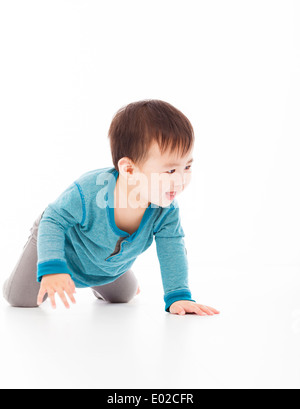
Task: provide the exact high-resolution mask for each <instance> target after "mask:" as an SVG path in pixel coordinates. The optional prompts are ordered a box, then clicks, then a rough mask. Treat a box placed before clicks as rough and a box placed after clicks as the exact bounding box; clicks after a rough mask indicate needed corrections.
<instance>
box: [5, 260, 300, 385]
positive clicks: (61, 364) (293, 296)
mask: <svg viewBox="0 0 300 409" xmlns="http://www.w3.org/2000/svg"><path fill="white" fill-rule="evenodd" d="M145 254H146V255H145V256H143V257H142V258H141V261H139V262H138V261H136V264H135V271H136V274H137V277H138V279H139V282H140V286H141V294H139V295H138V296H137V297H136V298H135V299H134V300H132V301H131V302H130V303H129V304H108V303H105V302H103V301H100V300H97V299H96V298H94V296H93V295H92V294H91V292H90V290H89V289H84V290H77V304H76V305H75V306H72V308H71V309H70V310H66V309H65V308H64V307H63V305H62V304H61V303H60V302H58V308H57V310H56V311H54V310H52V309H51V307H50V303H48V302H46V303H45V304H44V305H43V306H42V307H41V308H39V309H15V308H11V307H9V306H8V305H7V304H6V302H5V301H4V300H3V299H1V304H0V306H1V308H0V319H1V327H0V332H1V333H0V342H1V352H0V362H1V366H0V380H1V388H49V389H50V388H69V389H73V388H100V389H104V388H123V389H126V388H128V389H130V388H147V389H150V388H169V389H175V388H197V389H202V388H299V387H300V349H299V345H300V302H299V287H300V280H299V266H270V265H269V266H252V267H249V266H248V267H247V268H246V267H245V266H244V267H243V268H242V267H241V266H237V265H236V266H231V267H230V266H228V265H225V266H224V265H221V264H219V265H208V264H207V265H205V264H202V265H201V266H199V270H200V271H202V275H201V278H199V281H197V280H196V277H195V274H192V278H191V287H192V288H193V291H192V292H193V293H194V294H197V301H198V302H199V303H200V302H201V303H203V304H205V303H206V304H210V305H211V306H214V307H216V308H218V309H220V310H221V315H220V316H215V317H204V318H202V317H200V316H196V315H186V316H184V317H179V316H175V315H171V314H168V313H165V312H164V304H163V301H162V290H161V288H160V287H159V285H160V276H159V275H158V274H157V272H155V273H152V274H151V272H150V266H151V264H149V261H150V260H149V259H148V257H150V256H151V257H152V256H153V254H152V253H151V252H150V253H148V254H147V252H146V253H145ZM191 265H193V263H192V262H191ZM156 267H157V266H156ZM151 268H152V267H151ZM142 269H143V270H144V271H142ZM194 270H195V269H194ZM199 277H200V274H199ZM196 287H197V288H196ZM200 287H201V288H200ZM194 296H195V295H194ZM200 296H201V299H200Z"/></svg>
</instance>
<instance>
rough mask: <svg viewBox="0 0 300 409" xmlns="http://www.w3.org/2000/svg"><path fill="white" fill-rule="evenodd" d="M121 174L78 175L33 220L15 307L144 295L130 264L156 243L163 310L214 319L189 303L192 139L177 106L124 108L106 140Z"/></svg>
mask: <svg viewBox="0 0 300 409" xmlns="http://www.w3.org/2000/svg"><path fill="white" fill-rule="evenodd" d="M108 137H109V141H110V148H111V154H112V160H113V165H114V167H106V168H100V169H96V170H92V171H89V172H87V173H84V174H83V175H81V176H80V177H79V178H78V179H77V180H76V181H74V182H73V183H72V184H71V185H70V186H69V187H68V188H67V189H66V190H65V191H64V192H63V193H62V194H61V195H60V196H59V197H58V198H57V199H56V200H55V201H54V202H52V203H50V204H49V205H48V207H47V208H46V209H45V210H44V211H43V213H42V214H41V215H40V216H39V217H38V219H37V220H36V221H35V223H34V225H33V227H32V229H31V236H30V237H29V239H28V241H27V243H26V245H25V246H24V249H23V253H22V255H21V257H20V258H19V260H18V263H17V265H16V267H15V269H14V271H13V272H12V274H11V276H10V277H9V278H8V279H7V280H6V282H5V284H4V288H3V293H4V297H5V298H6V300H7V301H8V302H9V303H10V304H11V305H12V306H15V307H37V306H39V305H41V304H42V302H44V301H45V300H46V299H47V298H48V297H49V299H50V302H51V305H52V307H53V308H55V307H56V301H55V294H56V293H57V294H58V296H59V297H60V299H61V300H62V302H63V303H64V305H65V306H66V307H67V308H69V307H70V305H69V302H68V300H67V297H66V295H67V296H68V298H69V299H70V300H71V302H73V303H75V302H76V301H75V298H74V293H75V288H76V287H77V288H85V287H89V288H91V289H92V291H93V294H94V295H95V296H96V297H97V298H99V299H102V300H104V301H107V302H112V303H115V302H117V303H126V302H129V301H130V300H131V299H132V298H133V297H134V296H135V295H136V294H138V293H139V292H140V289H139V286H138V282H137V279H136V277H135V276H134V274H133V271H132V269H131V266H132V265H133V263H134V261H135V259H136V258H137V257H138V256H139V255H140V254H141V253H143V252H144V251H146V250H147V249H148V248H149V247H150V245H151V244H152V242H153V238H154V237H155V242H156V249H157V255H158V259H159V263H160V269H161V277H162V283H163V288H164V302H165V311H166V312H169V313H171V314H179V315H184V314H186V313H193V314H198V315H214V314H218V313H219V312H218V311H217V310H216V309H214V308H212V307H208V306H205V305H202V304H197V303H196V301H195V300H193V299H192V294H191V291H190V289H189V285H188V261H187V250H186V248H185V243H184V236H185V235H184V231H183V229H182V226H181V221H180V214H179V206H178V202H177V200H176V197H177V196H178V195H179V194H180V193H181V192H183V190H184V189H186V187H187V186H188V184H189V183H190V180H191V173H192V171H191V166H192V162H193V149H194V132H193V128H192V125H191V123H190V121H189V120H188V119H187V117H186V116H185V115H183V113H182V112H180V111H179V110H178V109H176V108H175V107H174V106H172V105H171V104H169V103H167V102H164V101H161V100H144V101H138V102H135V103H131V104H129V105H127V106H125V107H122V108H121V109H120V110H119V111H118V112H117V113H116V114H115V116H114V118H113V120H112V123H111V125H110V129H109V132H108Z"/></svg>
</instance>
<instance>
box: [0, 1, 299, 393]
mask: <svg viewBox="0 0 300 409" xmlns="http://www.w3.org/2000/svg"><path fill="white" fill-rule="evenodd" d="M299 22H300V2H299V1H296V0H295V1H291V0H281V1H278V0H270V1H268V0H252V1H244V0H236V1H233V0H225V1H224V0H214V1H202V0H187V1H182V0H181V1H178V0H163V1H162V0H159V1H158V0H152V1H151V2H150V1H144V0H139V1H137V0H136V1H134V0H126V1H123V0H122V1H121V0H111V1H100V0H99V1H94V0H93V1H92V0H72V1H71V0H59V1H58V0H51V1H45V0H36V1H33V0H27V1H21V0H19V1H18V0H2V1H1V3H0V58H1V63H0V87H1V88H0V112H1V121H0V135H1V139H0V140H1V164H0V166H1V198H2V200H1V215H2V229H1V230H2V234H1V249H2V252H1V254H2V257H1V263H2V268H1V271H0V280H1V285H2V283H3V281H4V280H5V279H6V278H7V276H8V275H9V274H10V272H11V271H12V269H13V268H14V266H15V264H16V262H17V259H18V257H19V255H20V253H21V252H22V248H23V245H24V244H25V242H26V240H27V237H28V235H29V234H30V232H29V229H30V227H31V226H32V224H33V221H34V220H35V219H36V217H37V216H38V215H39V214H40V213H41V212H42V210H44V208H45V207H46V206H47V205H48V204H49V203H50V202H52V201H53V200H55V199H56V197H57V196H58V195H59V194H60V193H61V192H62V191H63V190H64V189H65V188H66V187H67V186H68V185H69V184H70V183H72V182H73V181H74V180H75V179H77V178H78V177H79V176H80V175H81V174H83V173H84V172H87V171H89V170H92V169H97V168H101V167H106V166H112V160H111V153H110V147H109V140H108V138H107V132H108V128H109V125H110V122H111V119H112V117H113V115H114V113H115V112H116V111H117V110H118V109H119V108H120V107H121V106H123V105H125V104H127V103H130V102H133V101H137V100H140V99H149V98H154V99H162V100H165V101H167V102H169V103H171V104H173V105H174V106H176V107H177V108H179V109H180V110H181V111H182V112H183V113H184V114H185V115H187V116H188V117H189V119H190V120H191V122H192V124H193V127H194V130H195V135H196V146H195V151H194V159H195V162H194V164H193V179H192V183H191V185H190V186H189V188H188V189H187V191H185V192H184V194H183V195H182V196H180V197H178V201H179V204H180V208H181V217H182V226H183V228H184V231H185V234H186V246H187V251H188V257H189V263H190V287H191V291H192V294H193V297H194V298H195V299H196V300H197V302H199V303H204V304H208V305H211V306H214V307H216V308H219V309H220V310H221V315H220V316H219V317H213V318H204V319H203V318H201V317H198V316H194V315H189V316H186V317H177V316H172V315H171V314H166V313H165V312H164V304H163V298H162V297H163V292H162V284H161V281H160V274H159V264H158V260H157V258H156V252H155V244H154V243H153V246H152V247H151V248H150V249H149V250H148V251H147V252H146V253H144V254H143V255H141V256H140V258H139V259H138V260H137V261H136V263H135V266H134V270H135V272H136V275H137V277H138V279H139V281H140V285H141V290H142V292H141V294H140V295H139V296H138V297H136V298H135V299H134V300H133V301H132V302H131V303H130V304H128V305H125V306H124V305H106V304H104V303H101V302H99V301H97V300H95V299H94V298H93V296H91V294H90V293H89V290H83V291H82V290H80V291H79V292H78V304H77V305H76V306H75V307H74V308H73V309H72V310H70V311H65V310H64V309H63V307H62V306H61V307H59V308H58V310H57V311H55V312H53V311H52V310H51V309H50V307H49V305H47V303H46V304H45V305H43V306H42V307H41V308H40V309H38V310H20V309H13V308H10V307H9V306H8V305H7V304H6V303H5V301H4V300H1V301H0V307H1V309H0V319H1V322H0V332H1V337H0V343H1V345H2V346H1V352H0V353H1V354H2V355H3V356H2V357H1V369H0V381H1V384H0V387H8V388H14V387H24V388H30V387H46V388H47V387H49V388H52V387H55V388H57V387H69V388H78V387H84V388H115V387H121V388H123V387H124V388H135V387H143V388H144V387H145V388H147V387H155V388H164V387H168V388H178V387H185V388H189V387H190V388H204V387H210V388H217V387H224V388H235V387H236V388H238V387H246V388H251V387H258V388H259V387H270V388H279V387H296V388H298V387H300V369H299V368H300V365H299V364H300V353H299V351H298V350H299V340H300V339H299V338H300V301H299V290H300V279H299V267H300V252H299V250H300V212H299V208H300V193H299V174H300V161H299V148H300V138H299V137H300V121H299V113H300V97H299V95H300V24H299ZM112 323H115V325H114V326H112ZM126 328H127V329H128V328H129V330H126ZM41 331H43V332H42V333H41ZM103 334H105V336H104V335H103ZM124 334H126V335H124ZM122 341H123V342H122ZM120 343H121V344H122V347H121V346H120ZM124 343H125V344H124ZM124 345H125V347H126V348H125V349H124V350H123V347H124ZM110 348H111V349H110ZM104 350H106V351H108V352H107V353H106V354H103V351H104ZM49 357H50V358H49ZM47 365H48V367H47ZM72 365H74V366H72ZM45 369H46V372H45Z"/></svg>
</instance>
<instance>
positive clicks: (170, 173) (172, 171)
mask: <svg viewBox="0 0 300 409" xmlns="http://www.w3.org/2000/svg"><path fill="white" fill-rule="evenodd" d="M191 167H192V165H189V166H187V167H186V168H185V169H187V170H190V168H191ZM174 172H176V169H172V170H168V171H167V172H166V173H168V174H169V175H172V174H173V173H174Z"/></svg>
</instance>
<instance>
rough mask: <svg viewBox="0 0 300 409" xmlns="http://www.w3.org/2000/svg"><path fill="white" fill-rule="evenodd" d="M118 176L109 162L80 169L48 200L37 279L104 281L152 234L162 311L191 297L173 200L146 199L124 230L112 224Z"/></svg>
mask: <svg viewBox="0 0 300 409" xmlns="http://www.w3.org/2000/svg"><path fill="white" fill-rule="evenodd" d="M118 175H119V173H118V171H117V170H116V169H115V168H111V167H108V168H102V169H96V170H92V171H90V172H86V173H84V174H83V175H82V176H80V177H79V178H78V179H77V180H76V181H75V182H73V183H72V184H71V185H70V186H69V187H68V188H67V189H66V190H65V191H64V192H63V193H62V194H61V195H60V196H59V197H58V198H57V199H56V200H55V201H54V202H52V203H50V204H49V205H48V207H47V208H46V209H45V211H44V213H43V215H42V219H41V221H40V224H39V229H38V242H37V250H38V262H37V281H38V282H41V280H42V277H43V276H44V275H47V274H59V273H67V274H70V275H71V277H72V279H73V281H74V283H75V285H76V287H78V288H84V287H93V286H100V285H104V284H108V283H110V282H112V281H114V280H116V279H117V278H118V277H120V276H121V275H122V274H124V273H125V272H126V271H127V270H129V269H130V268H131V266H132V265H133V263H134V261H135V259H136V258H137V257H138V256H139V255H140V254H141V253H143V252H144V251H146V250H147V249H148V248H149V247H150V245H151V244H152V242H153V237H155V241H156V249H157V255H158V259H159V263H160V268H161V276H162V283H163V288H164V301H165V311H167V312H169V307H170V306H171V304H172V303H173V302H175V301H179V300H190V301H194V300H192V295H191V291H190V289H189V285H188V260H187V252H186V248H185V243H184V237H185V234H184V231H183V229H182V226H181V221H180V215H179V207H178V202H177V201H176V200H174V201H173V202H172V203H171V205H170V206H169V207H165V208H163V207H160V206H156V205H153V204H150V205H149V207H148V208H147V209H146V211H145V213H144V216H143V218H142V221H141V223H140V226H139V228H138V230H137V231H135V232H134V233H133V234H131V235H130V234H129V233H127V232H125V231H122V230H120V229H119V228H118V227H117V226H116V224H115V218H114V189H115V186H116V181H117V178H118Z"/></svg>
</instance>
